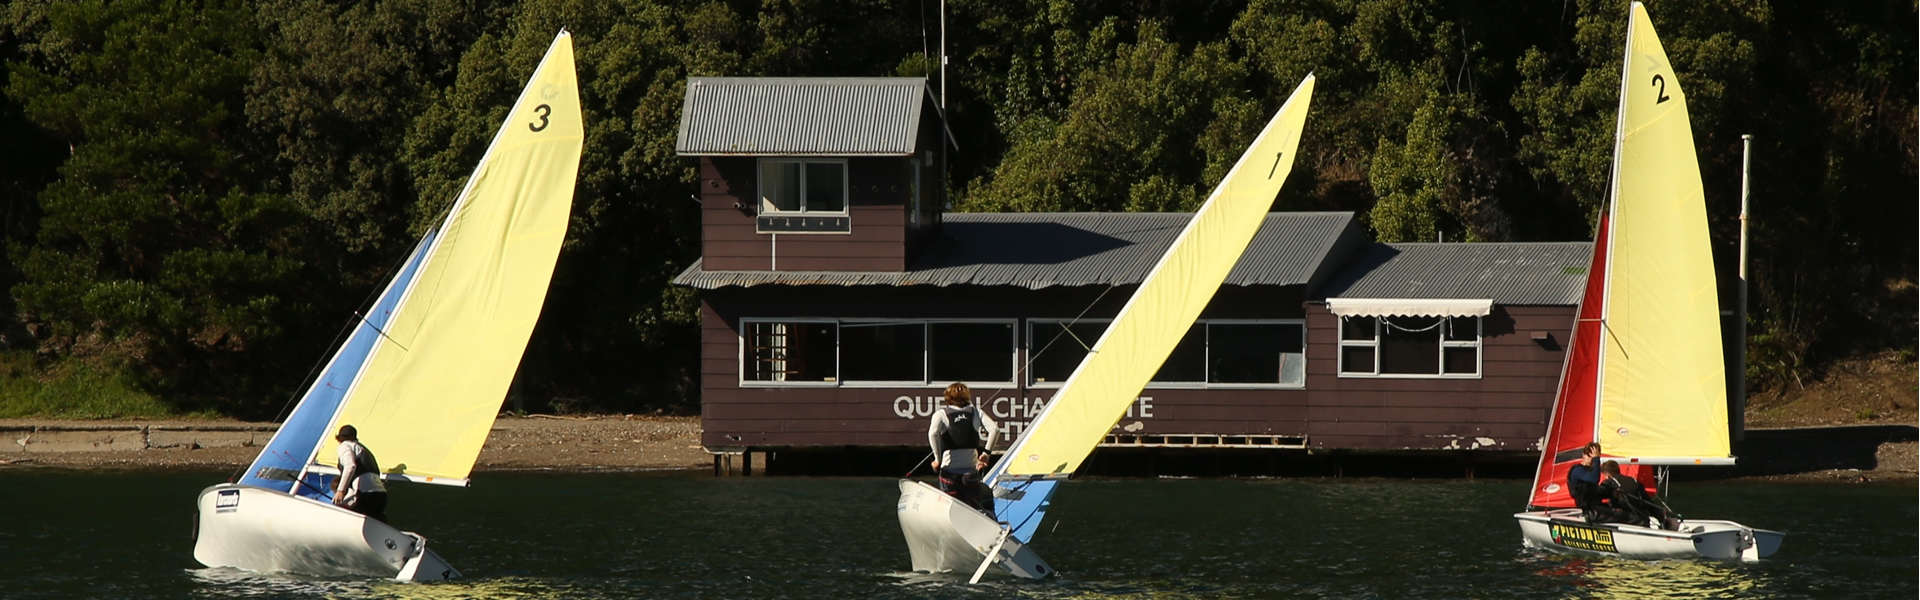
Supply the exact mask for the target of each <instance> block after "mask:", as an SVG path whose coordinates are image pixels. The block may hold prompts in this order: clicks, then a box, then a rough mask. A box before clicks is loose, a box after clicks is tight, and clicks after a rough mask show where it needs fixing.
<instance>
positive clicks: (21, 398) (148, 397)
mask: <svg viewBox="0 0 1920 600" xmlns="http://www.w3.org/2000/svg"><path fill="white" fill-rule="evenodd" d="M179 416H182V415H181V414H180V412H179V411H178V410H176V409H174V408H173V407H172V406H170V405H168V404H167V403H166V402H164V401H162V400H160V398H158V397H155V396H154V395H153V394H149V393H147V392H146V391H144V390H142V389H140V386H139V385H138V384H137V383H136V382H135V381H134V380H133V378H132V377H131V376H128V375H127V374H125V373H123V372H120V371H119V370H117V369H114V368H113V367H112V366H110V365H96V364H91V363H88V362H86V361H82V360H65V361H60V362H58V363H56V364H51V365H43V364H40V363H39V362H38V361H37V360H36V359H35V358H34V356H33V354H32V353H30V352H25V351H16V352H6V353H0V418H7V419H18V418H49V419H121V418H160V417H179Z"/></svg>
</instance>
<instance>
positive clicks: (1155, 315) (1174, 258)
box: [993, 75, 1314, 479]
mask: <svg viewBox="0 0 1920 600" xmlns="http://www.w3.org/2000/svg"><path fill="white" fill-rule="evenodd" d="M1313 82H1314V79H1313V76H1312V75H1308V76H1307V78H1306V79H1305V80H1303V81H1301V82H1300V87H1298V88H1296V89H1295V90H1294V92H1293V95H1292V96H1291V97H1289V98H1288V99H1287V102H1286V104H1285V105H1283V106H1281V108H1280V113H1279V114H1277V115H1275V116H1274V117H1273V120H1272V121H1270V122H1268V123H1267V127H1266V129H1264V130H1262V131H1261V132H1260V136H1259V137H1258V138H1255V139H1254V142H1253V145H1252V146H1249V147H1248V148H1247V151H1246V153H1245V154H1242V155H1241V156H1240V161H1239V162H1237V163H1235V164H1234V166H1233V170H1231V171H1229V172H1227V177H1226V178H1225V179H1223V180H1221V182H1220V185H1219V186H1218V187H1216V188H1214V190H1213V195H1211V196H1209V197H1208V198H1207V202H1206V204H1204V205H1202V206H1201V207H1200V210H1199V211H1198V212H1195V213H1194V215H1193V220H1192V221H1190V222H1188V224H1187V228H1186V229H1185V230H1183V231H1181V232H1180V235H1179V237H1177V238H1175V239H1174V241H1173V245H1172V246H1170V247H1169V248H1168V249H1167V253H1166V255H1165V256H1163V257H1162V258H1161V259H1160V263H1159V264H1157V265H1155V266H1154V268H1153V270H1152V271H1151V272H1149V273H1148V274H1147V278H1146V280H1145V281H1142V282H1141V283H1140V288H1139V289H1138V290H1137V291H1135V292H1134V294H1133V298H1132V299H1130V300H1128V301H1127V304H1126V306H1125V307H1123V308H1121V309H1120V314H1119V315H1118V316H1116V317H1114V319H1113V322H1112V324H1110V325H1108V327H1107V331H1106V333H1105V334H1104V335H1102V336H1100V340H1099V341H1098V342H1095V343H1094V345H1093V349H1092V351H1091V352H1090V353H1089V354H1088V355H1087V358H1086V359H1085V360H1084V361H1082V362H1081V363H1080V367H1079V368H1078V369H1076V370H1074V372H1073V375H1072V376H1071V377H1069V378H1068V379H1067V382H1066V384H1065V385H1063V386H1062V387H1061V388H1060V392H1059V393H1057V394H1055V395H1054V396H1053V400H1052V401H1051V402H1049V403H1048V404H1047V408H1046V409H1045V410H1044V411H1042V412H1041V413H1040V416H1039V417H1037V418H1035V419H1034V421H1033V424H1032V425H1031V426H1029V427H1028V428H1027V430H1026V435H1023V436H1021V438H1020V439H1019V440H1017V441H1016V442H1014V445H1013V447H1011V448H1009V449H1007V452H1006V454H1005V457H1004V458H1003V459H1002V460H1001V462H1000V464H999V465H996V468H997V469H998V471H996V473H994V475H993V477H994V478H995V479H999V478H1003V477H1009V478H1033V477H1065V476H1067V475H1068V474H1071V473H1073V471H1074V470H1075V469H1077V468H1079V466H1080V463H1081V461H1083V460H1085V459H1086V458H1087V454H1088V453H1091V452H1092V451H1093V448H1094V446H1095V445H1097V444H1099V443H1100V440H1102V439H1103V438H1105V437H1106V435H1107V433H1108V431H1109V430H1111V429H1112V428H1113V424H1114V423H1115V422H1117V421H1119V420H1120V417H1121V416H1122V415H1123V414H1124V413H1125V411H1126V408H1127V406H1128V405H1129V404H1131V403H1132V402H1133V400H1134V398H1136V397H1137V396H1139V395H1140V390H1141V389H1143V388H1145V387H1146V385H1147V381H1148V380H1149V379H1151V378H1152V377H1153V374H1154V372H1156V371H1158V370H1159V369H1160V365H1161V363H1164V362H1166V360H1167V356H1168V355H1169V354H1172V353H1173V348H1174V346H1175V345H1176V344H1178V343H1179V342H1180V338H1181V337H1183V336H1185V335H1186V334H1187V330H1188V329H1189V328H1191V327H1192V326H1193V323H1194V320H1195V319H1198V318H1199V317H1200V311H1201V310H1203V309H1205V308H1206V307H1207V303H1208V302H1210V301H1212V300H1213V294H1214V292H1215V291H1217V290H1219V289H1220V284H1221V283H1222V282H1225V281H1226V279H1227V274H1228V273H1229V272H1231V271H1232V270H1233V266H1234V264H1236V263H1238V262H1240V255H1241V254H1242V253H1245V252H1246V249H1247V245H1248V244H1250V243H1252V241H1253V235H1254V234H1255V233H1257V232H1259V231H1260V225H1261V224H1262V223H1265V222H1266V213H1267V211H1268V210H1271V209H1272V207H1273V201H1274V198H1275V197H1276V196H1278V195H1279V193H1280V184H1281V183H1283V182H1285V181H1286V179H1287V174H1288V173H1291V172H1292V171H1293V161H1294V150H1295V149H1296V148H1297V147H1298V146H1299V144H1300V132H1301V130H1302V129H1303V128H1305V126H1306V121H1307V107H1308V104H1309V103H1310V102H1311V100H1312V98H1313Z"/></svg>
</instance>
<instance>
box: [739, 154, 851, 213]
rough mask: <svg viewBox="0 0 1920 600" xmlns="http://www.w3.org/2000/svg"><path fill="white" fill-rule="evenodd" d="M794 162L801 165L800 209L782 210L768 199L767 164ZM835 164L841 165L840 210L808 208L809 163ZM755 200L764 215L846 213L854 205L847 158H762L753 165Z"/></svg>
mask: <svg viewBox="0 0 1920 600" xmlns="http://www.w3.org/2000/svg"><path fill="white" fill-rule="evenodd" d="M781 163H792V164H798V165H800V210H780V209H778V208H770V205H771V204H772V203H770V202H768V201H767V193H766V192H767V182H766V175H767V165H769V164H781ZM808 164H835V165H839V166H840V210H809V209H808V208H807V165H808ZM753 169H754V170H753V181H754V201H755V202H756V204H757V206H758V207H759V213H760V214H763V215H846V214H847V212H848V210H849V209H851V208H852V207H853V181H852V180H851V179H849V178H848V175H849V173H848V172H847V159H844V158H790V157H780V158H762V159H760V160H759V162H757V163H755V164H754V167H753Z"/></svg>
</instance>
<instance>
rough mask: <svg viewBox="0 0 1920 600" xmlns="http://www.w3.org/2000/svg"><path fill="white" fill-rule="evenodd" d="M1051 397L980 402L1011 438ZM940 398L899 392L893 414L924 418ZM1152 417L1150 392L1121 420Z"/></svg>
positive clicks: (1123, 427) (1017, 435) (1125, 428)
mask: <svg viewBox="0 0 1920 600" xmlns="http://www.w3.org/2000/svg"><path fill="white" fill-rule="evenodd" d="M1051 400H1052V399H1051V398H1039V397H1030V398H1010V397H1007V396H1000V397H997V398H994V399H992V400H987V401H983V402H981V403H980V406H981V408H984V409H986V411H987V414H990V415H993V420H995V421H998V422H999V423H1000V436H1001V439H1005V440H1012V439H1014V438H1018V437H1020V432H1022V431H1024V430H1026V428H1027V424H1028V423H1030V422H1032V419H1033V418H1034V417H1037V416H1040V411H1041V410H1043V409H1045V408H1046V407H1047V403H1048V402H1050V401H1051ZM941 401H942V398H941V397H940V396H900V397H898V398H894V399H893V415H894V416H896V417H900V418H902V419H925V418H927V417H931V416H933V411H934V410H936V409H938V408H939V406H940V402H941ZM1151 418H1153V396H1141V397H1138V398H1134V399H1133V404H1132V405H1130V406H1128V407H1127V413H1126V415H1125V416H1122V417H1121V419H1122V420H1125V419H1151ZM1125 425H1126V423H1121V424H1118V425H1115V427H1117V428H1120V429H1122V430H1125V431H1135V430H1137V429H1139V428H1140V427H1139V426H1138V425H1136V426H1135V427H1134V428H1133V429H1128V428H1127V427H1125Z"/></svg>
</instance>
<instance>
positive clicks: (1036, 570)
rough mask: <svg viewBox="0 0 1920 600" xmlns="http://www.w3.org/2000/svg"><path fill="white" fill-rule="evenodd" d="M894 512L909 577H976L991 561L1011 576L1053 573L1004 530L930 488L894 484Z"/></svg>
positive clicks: (1037, 576)
mask: <svg viewBox="0 0 1920 600" xmlns="http://www.w3.org/2000/svg"><path fill="white" fill-rule="evenodd" d="M896 508H898V509H899V513H900V532H901V533H903V534H906V536H907V551H908V552H909V553H911V554H912V555H913V570H915V571H926V572H929V573H941V572H954V573H964V574H969V575H973V574H978V573H979V572H980V570H981V568H982V567H983V566H984V563H986V562H987V561H988V556H989V555H992V557H993V559H992V560H993V564H997V565H999V566H1000V568H1002V569H1006V571H1007V572H1009V573H1012V574H1014V575H1018V576H1021V577H1027V578H1031V579H1040V578H1043V577H1046V576H1048V575H1052V574H1053V568H1052V567H1049V566H1047V563H1046V561H1042V560H1040V556H1039V555H1037V554H1034V553H1033V550H1031V549H1029V548H1027V547H1026V545H1025V544H1021V543H1020V541H1019V540H1015V539H1013V538H1012V537H1011V536H1009V535H1008V533H1007V528H1006V527H1005V526H1003V525H1001V524H1000V523H998V522H995V521H994V520H993V518H992V517H988V516H987V515H984V514H981V513H980V511H977V510H974V509H973V507H970V506H967V505H966V504H965V503H962V502H959V501H957V500H954V499H953V497H951V496H948V495H946V494H945V493H943V492H941V491H940V490H938V489H935V488H934V487H933V486H930V485H927V484H925V483H921V482H918V481H911V480H906V479H902V480H900V503H899V505H898V506H897V507H896ZM996 547H997V549H996Z"/></svg>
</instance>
